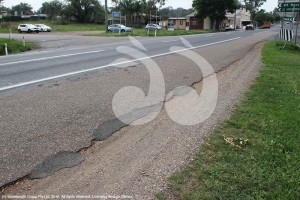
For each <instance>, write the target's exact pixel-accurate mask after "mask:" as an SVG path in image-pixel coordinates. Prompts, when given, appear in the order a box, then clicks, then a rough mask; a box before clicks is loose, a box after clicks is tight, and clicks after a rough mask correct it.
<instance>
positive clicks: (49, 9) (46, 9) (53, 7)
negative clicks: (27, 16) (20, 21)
mask: <svg viewBox="0 0 300 200" xmlns="http://www.w3.org/2000/svg"><path fill="white" fill-rule="evenodd" d="M63 9H64V4H63V3H62V2H61V1H59V0H53V1H50V2H44V3H43V4H42V7H41V8H40V10H39V12H40V13H42V14H47V15H48V18H49V19H52V20H53V19H54V18H56V17H57V16H61V15H62V13H63Z"/></svg>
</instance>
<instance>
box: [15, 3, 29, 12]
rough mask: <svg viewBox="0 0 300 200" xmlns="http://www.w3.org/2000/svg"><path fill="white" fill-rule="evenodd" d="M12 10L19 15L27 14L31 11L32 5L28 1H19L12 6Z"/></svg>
mask: <svg viewBox="0 0 300 200" xmlns="http://www.w3.org/2000/svg"><path fill="white" fill-rule="evenodd" d="M12 11H13V12H15V11H16V12H18V14H19V15H22V14H23V15H29V14H30V13H31V12H32V6H31V5H29V4H28V3H20V4H18V5H15V6H13V7H12Z"/></svg>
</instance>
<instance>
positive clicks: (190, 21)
mask: <svg viewBox="0 0 300 200" xmlns="http://www.w3.org/2000/svg"><path fill="white" fill-rule="evenodd" d="M196 15H197V12H193V13H191V14H189V15H187V16H186V20H187V26H189V28H190V30H196V29H212V27H211V20H210V18H209V17H206V18H205V19H197V18H196V17H195V16H196Z"/></svg>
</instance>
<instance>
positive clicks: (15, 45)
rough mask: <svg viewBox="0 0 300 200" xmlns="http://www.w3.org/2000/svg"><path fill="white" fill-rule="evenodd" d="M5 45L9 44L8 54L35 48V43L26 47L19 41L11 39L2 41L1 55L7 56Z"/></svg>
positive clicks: (0, 40)
mask: <svg viewBox="0 0 300 200" xmlns="http://www.w3.org/2000/svg"><path fill="white" fill-rule="evenodd" d="M5 43H7V47H8V48H7V50H8V54H14V53H20V52H24V51H29V50H31V49H33V48H34V47H35V45H34V44H33V43H27V44H26V46H25V47H24V46H23V42H21V41H18V40H10V39H0V55H5V49H4V47H5Z"/></svg>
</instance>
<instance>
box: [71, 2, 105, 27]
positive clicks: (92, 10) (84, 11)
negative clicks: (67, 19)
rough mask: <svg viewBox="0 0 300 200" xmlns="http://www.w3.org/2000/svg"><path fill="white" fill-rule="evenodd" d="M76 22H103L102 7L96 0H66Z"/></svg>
mask: <svg viewBox="0 0 300 200" xmlns="http://www.w3.org/2000/svg"><path fill="white" fill-rule="evenodd" d="M67 2H68V3H69V5H70V7H69V8H70V11H71V13H72V16H73V17H74V18H75V19H76V21H77V22H80V23H85V22H103V16H104V8H103V6H101V5H100V3H99V1H98V0H81V1H78V0H67Z"/></svg>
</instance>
